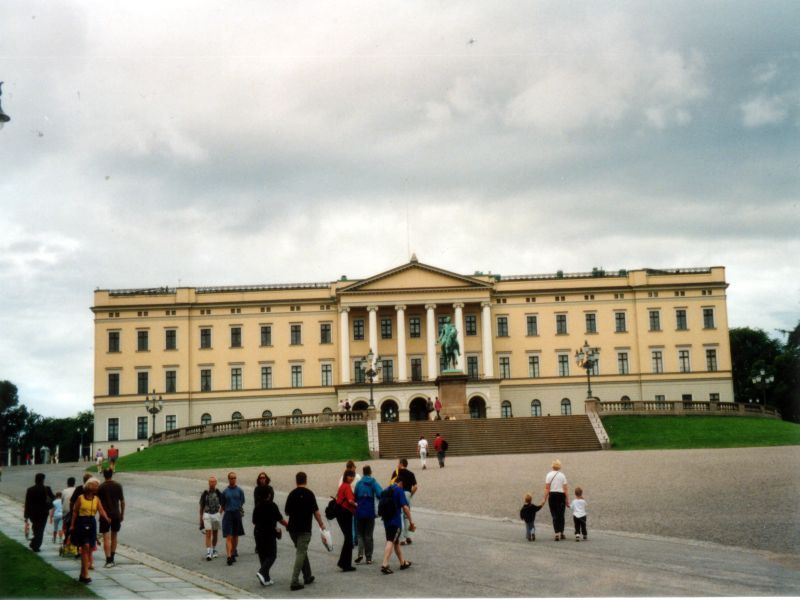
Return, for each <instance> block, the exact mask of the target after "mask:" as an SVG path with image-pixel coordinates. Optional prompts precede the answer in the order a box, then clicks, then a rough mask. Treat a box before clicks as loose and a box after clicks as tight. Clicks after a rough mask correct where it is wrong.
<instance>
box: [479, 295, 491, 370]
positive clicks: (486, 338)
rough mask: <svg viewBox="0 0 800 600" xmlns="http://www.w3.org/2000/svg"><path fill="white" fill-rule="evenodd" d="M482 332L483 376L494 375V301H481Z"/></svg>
mask: <svg viewBox="0 0 800 600" xmlns="http://www.w3.org/2000/svg"><path fill="white" fill-rule="evenodd" d="M481 309H482V312H481V334H482V337H483V376H484V377H494V350H492V331H493V330H492V303H491V302H482V303H481Z"/></svg>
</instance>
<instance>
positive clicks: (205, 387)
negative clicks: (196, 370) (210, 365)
mask: <svg viewBox="0 0 800 600" xmlns="http://www.w3.org/2000/svg"><path fill="white" fill-rule="evenodd" d="M200 391H201V392H210V391H211V369H200Z"/></svg>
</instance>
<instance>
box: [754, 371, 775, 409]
mask: <svg viewBox="0 0 800 600" xmlns="http://www.w3.org/2000/svg"><path fill="white" fill-rule="evenodd" d="M750 381H752V382H753V385H754V386H756V387H757V388H761V392H762V394H763V396H764V406H766V405H767V388H768V387H769V386H771V385H772V383H773V382H774V381H775V377H774V376H773V375H767V371H766V370H765V369H761V370H760V371H759V372H758V373H756V374H755V375H753V376H752V377H751V378H750Z"/></svg>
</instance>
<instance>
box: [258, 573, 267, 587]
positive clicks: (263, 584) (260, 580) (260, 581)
mask: <svg viewBox="0 0 800 600" xmlns="http://www.w3.org/2000/svg"><path fill="white" fill-rule="evenodd" d="M256 577H258V582H259V583H260V584H261V585H262V587H263V586H265V585H267V580H266V579H264V576H263V575H262V574H261V572H260V571H256Z"/></svg>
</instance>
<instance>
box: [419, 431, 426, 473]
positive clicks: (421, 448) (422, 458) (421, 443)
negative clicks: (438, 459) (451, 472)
mask: <svg viewBox="0 0 800 600" xmlns="http://www.w3.org/2000/svg"><path fill="white" fill-rule="evenodd" d="M417 454H419V464H420V465H422V468H423V469H427V468H428V467H426V466H425V459H426V458H428V440H426V439H425V436H424V435H421V436H419V441H418V442H417Z"/></svg>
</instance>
